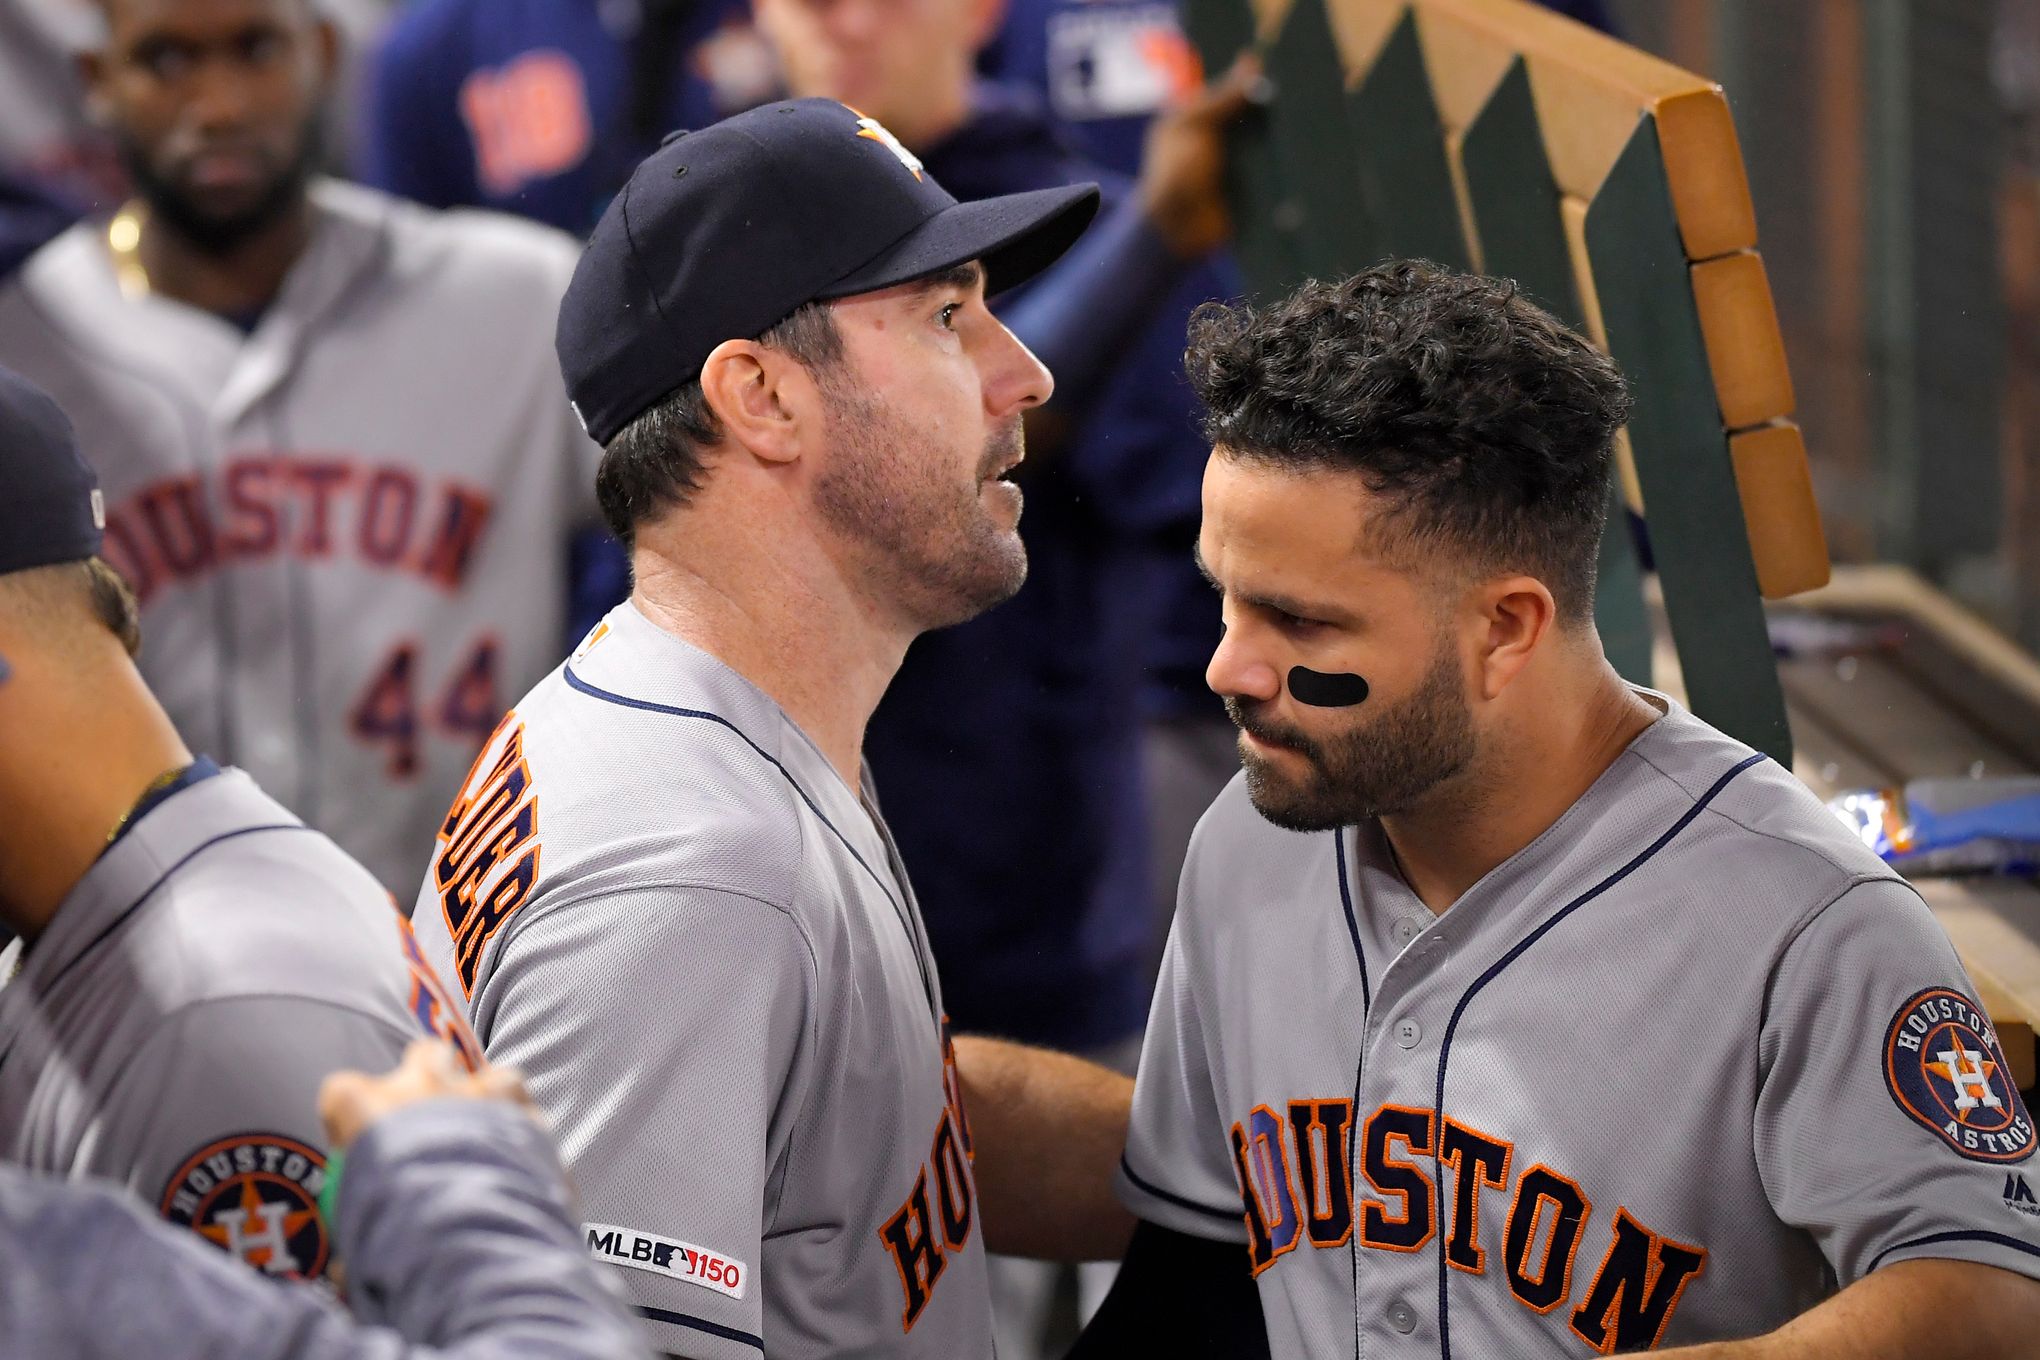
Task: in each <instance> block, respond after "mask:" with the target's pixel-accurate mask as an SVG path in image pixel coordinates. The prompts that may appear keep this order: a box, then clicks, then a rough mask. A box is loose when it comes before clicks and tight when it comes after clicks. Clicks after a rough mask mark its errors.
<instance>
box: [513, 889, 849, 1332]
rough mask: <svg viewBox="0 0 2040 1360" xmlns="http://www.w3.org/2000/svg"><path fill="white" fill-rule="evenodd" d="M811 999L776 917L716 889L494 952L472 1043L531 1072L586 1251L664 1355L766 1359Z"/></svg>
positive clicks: (787, 922) (650, 901) (586, 916)
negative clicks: (619, 1287)
mask: <svg viewBox="0 0 2040 1360" xmlns="http://www.w3.org/2000/svg"><path fill="white" fill-rule="evenodd" d="M815 987H816V970H815V963H814V958H813V955H812V953H811V951H810V949H809V947H808V944H807V941H806V939H805V937H804V936H803V935H802V933H801V932H800V930H799V929H798V928H797V927H796V925H795V924H794V922H793V920H792V919H791V918H790V917H789V916H788V915H787V914H786V913H785V912H783V911H781V910H780V909H779V908H777V907H775V906H772V905H769V904H767V903H764V902H760V901H757V900H755V899H753V898H749V897H745V896H741V895H738V894H734V893H729V892H724V891H720V890H717V889H711V888H672V889H643V890H638V891H633V892H628V893H623V894H618V895H614V896H610V897H605V898H601V899H596V900H590V901H581V902H573V903H567V904H564V905H562V906H559V907H555V908H554V909H552V910H550V911H541V912H539V913H538V914H536V915H535V916H533V917H532V918H531V919H530V920H529V921H527V922H526V923H524V924H523V926H522V927H521V928H520V929H519V930H518V932H517V933H516V935H515V936H514V937H513V938H512V939H511V940H510V941H509V942H508V943H507V944H506V945H505V947H504V952H503V954H502V956H501V959H500V962H499V963H498V965H497V968H496V972H495V975H494V977H493V978H492V979H491V981H490V983H489V987H488V995H487V996H486V998H485V1005H484V1008H483V1009H482V1011H481V1012H480V1020H481V1029H482V1040H483V1044H484V1046H485V1047H486V1049H487V1050H488V1053H489V1056H490V1058H491V1059H492V1060H493V1061H496V1062H502V1063H508V1064H510V1065H512V1066H515V1067H518V1068H521V1069H523V1070H524V1071H525V1072H527V1073H528V1074H529V1081H530V1085H531V1091H532V1095H533V1096H534V1097H535V1098H536V1099H537V1101H538V1104H539V1106H540V1108H541V1109H543V1110H545V1111H546V1113H547V1114H548V1115H549V1116H550V1117H551V1120H552V1124H553V1128H554V1131H555V1133H556V1134H557V1136H558V1138H559V1140H560V1147H561V1151H562V1152H563V1153H564V1154H565V1156H566V1160H567V1165H568V1166H569V1167H570V1168H571V1169H572V1171H573V1174H574V1179H575V1183H576V1185H577V1186H578V1187H579V1189H580V1192H581V1200H582V1211H583V1214H584V1216H585V1218H586V1220H587V1223H586V1229H585V1231H586V1238H587V1243H588V1247H589V1249H590V1251H592V1252H593V1253H594V1254H595V1255H596V1257H597V1258H599V1259H602V1260H605V1261H608V1262H610V1263H612V1264H613V1265H615V1266H616V1267H618V1275H619V1277H620V1281H621V1283H622V1284H623V1286H624V1287H625V1289H626V1290H627V1291H628V1293H629V1294H630V1297H631V1299H632V1301H633V1302H634V1303H635V1304H636V1305H637V1307H638V1312H639V1313H640V1314H641V1315H642V1316H643V1317H645V1318H646V1319H647V1321H648V1322H649V1323H650V1324H651V1325H650V1334H651V1336H652V1339H653V1341H654V1344H655V1346H656V1347H657V1348H658V1349H661V1350H665V1351H669V1352H672V1353H674V1354H679V1355H688V1356H694V1357H699V1360H722V1357H725V1356H729V1357H735V1358H736V1360H756V1357H757V1355H758V1353H759V1351H760V1350H762V1349H765V1348H766V1345H767V1343H766V1342H764V1341H761V1340H760V1338H761V1337H762V1333H763V1322H762V1318H763V1311H762V1309H763V1303H762V1298H763V1295H762V1291H761V1289H760V1283H761V1282H760V1280H759V1279H758V1275H759V1273H760V1269H761V1263H760V1257H761V1254H762V1244H763V1241H764V1239H765V1237H766V1236H767V1235H769V1234H770V1233H771V1231H772V1227H773V1222H772V1218H773V1208H774V1201H773V1187H774V1184H775V1181H776V1172H777V1167H778V1164H779V1161H780V1159H781V1157H782V1156H783V1155H784V1151H785V1143H786V1140H787V1139H788V1138H790V1137H791V1136H792V1135H791V1132H790V1131H791V1130H792V1129H793V1127H794V1126H795V1125H796V1124H797V1122H798V1117H799V1109H798V1106H799V1101H800V1095H799V1091H800V1089H801V1086H800V1083H799V1081H798V1079H797V1074H796V1070H795V1069H796V1064H797V1062H798V1060H799V1056H800V1055H801V1054H802V1053H803V1052H804V1051H807V1050H809V1049H811V1048H812V1040H811V1038H810V1036H809V1029H810V1026H811V1020H810V1015H811V1013H812V1009H813V1007H812V1001H811V999H812V997H813V994H814V989H815ZM492 1014H495V1015H500V1017H501V1019H500V1020H494V1021H492V1020H491V1019H490V1018H489V1017H490V1016H491V1015H492ZM787 1287H789V1288H795V1289H797V1288H798V1286H797V1284H796V1285H789V1286H787Z"/></svg>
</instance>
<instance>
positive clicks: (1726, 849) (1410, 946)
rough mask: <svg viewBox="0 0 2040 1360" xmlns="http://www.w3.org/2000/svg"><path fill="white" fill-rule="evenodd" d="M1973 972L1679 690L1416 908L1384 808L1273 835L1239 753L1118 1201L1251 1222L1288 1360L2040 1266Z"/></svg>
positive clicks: (2022, 1151) (1638, 1338) (1463, 1343)
mask: <svg viewBox="0 0 2040 1360" xmlns="http://www.w3.org/2000/svg"><path fill="white" fill-rule="evenodd" d="M1659 697H1660V699H1661V696H1659ZM1662 703H1664V704H1668V703H1669V701H1662ZM1973 995H1974V992H1973V989H1972V988H1971V986H1970V984H1969V982H1968V980H1967V978H1966V977H1965V976H1964V974H1963V971H1962V968H1961V965H1960V964H1959V962H1958V961H1957V959H1956V957H1955V953H1954V950H1953V949H1952V948H1951V947H1950V945H1949V943H1948V940H1947V937H1946V936H1945V935H1944V934H1943V933H1942V931H1941V930H1940V928H1939V926H1938V925H1937V924H1936V923H1935V922H1934V921H1933V919H1932V918H1931V917H1930V916H1929V914H1928V912H1927V910H1926V908H1925V906H1924V904H1923V903H1921V901H1920V900H1919V898H1918V896H1917V895H1916V894H1915V893H1914V892H1913V891H1912V890H1911V888H1910V887H1908V886H1907V885H1906V884H1905V883H1904V882H1903V881H1902V880H1901V879H1899V878H1898V877H1896V876H1895V875H1893V874H1892V873H1891V872H1890V870H1889V869H1887V868H1886V867H1885V866H1884V865H1883V864H1882V863H1881V862H1880V861H1878V860H1877V859H1876V858H1875V856H1873V855H1871V854H1870V853H1869V852H1868V851H1867V850H1865V849H1864V848H1863V847H1862V846H1861V845H1859V844H1856V843H1855V842H1854V841H1853V840H1852V839H1851V838H1850V837H1849V836H1848V834H1847V833H1846V831H1845V830H1844V828H1843V827H1842V826H1841V825H1840V824H1839V823H1838V822H1837V821H1836V820H1835V819H1834V818H1833V817H1832V816H1831V815H1830V814H1829V813H1828V812H1827V811H1826V810H1825V809H1824V808H1822V807H1821V805H1820V804H1819V803H1818V801H1816V800H1815V799H1814V797H1813V796H1812V795H1811V794H1810V793H1809V792H1808V791H1807V790H1806V789H1805V788H1803V787H1802V786H1801V785H1799V784H1798V783H1797V782H1796V781H1795V780H1794V779H1793V778H1792V777H1791V775H1790V774H1789V773H1787V772H1786V771H1784V770H1782V769H1780V768H1778V767H1777V766H1776V765H1774V764H1771V763H1770V762H1768V761H1764V760H1762V759H1761V758H1760V757H1757V756H1755V755H1754V754H1753V753H1752V752H1751V751H1750V750H1749V749H1748V748H1747V747H1745V746H1743V745H1741V744H1740V743H1738V742H1735V741H1733V740H1731V739H1730V738H1728V737H1725V736H1723V735H1722V734H1720V733H1719V732H1716V731H1715V730H1713V729H1712V728H1710V727H1708V726H1707V725H1705V724H1704V723H1702V722H1700V721H1699V720H1697V719H1695V718H1694V717H1692V716H1691V715H1690V714H1688V713H1686V712H1684V711H1683V710H1680V709H1678V708H1677V707H1676V706H1672V707H1671V709H1670V711H1669V713H1668V714H1667V715H1666V716H1665V717H1663V718H1661V719H1660V720H1658V721H1657V722H1656V723H1655V724H1654V725H1653V726H1651V727H1650V728H1649V729H1648V730H1646V731H1645V732H1644V733H1643V734H1642V735H1641V736H1639V737H1638V738H1637V739H1636V741H1635V742H1634V743H1633V744H1632V745H1631V746H1630V748H1629V749H1628V750H1627V751H1626V752H1625V753H1624V754H1623V755H1622V756H1621V757H1619V758H1618V759H1617V760H1616V762H1615V763H1614V765H1612V766H1611V767H1610V768H1609V769H1608V770H1607V772H1606V773H1605V774H1603V775H1602V777H1601V778H1600V780H1599V781H1598V782H1597V783H1596V784H1595V785H1594V786H1593V787H1592V788H1591V789H1590V790H1589V791H1588V792H1587V793H1586V794H1585V795H1584V796H1583V797H1582V798H1581V799H1580V800H1579V801H1578V802H1577V803H1576V804H1575V805H1574V806H1573V807H1572V808H1571V809H1570V810H1569V811H1568V812H1567V813H1566V814H1565V815H1564V816H1563V817H1562V818H1561V819H1560V820H1559V821H1558V822H1557V823H1556V824H1554V825H1553V826H1552V827H1551V828H1549V829H1548V830H1547V831H1545V832H1544V834H1543V835H1541V836H1540V837H1538V838H1537V839H1536V840H1535V841H1534V842H1532V843H1531V844H1530V845H1529V846H1528V847H1526V848H1525V849H1523V850H1522V851H1521V852H1519V853H1518V854H1516V855H1515V856H1514V857H1512V858H1511V859H1509V860H1508V861H1506V862H1505V863H1503V864H1502V865H1500V866H1498V867H1497V868H1495V869H1494V870H1493V871H1492V872H1490V873H1489V874H1488V875H1487V876H1486V877H1485V878H1483V879H1482V880H1481V881H1480V882H1479V883H1477V884H1475V885H1474V886H1473V887H1472V888H1470V889H1469V890H1468V891H1467V892H1466V893H1465V895H1464V896H1462V897H1461V898H1460V899H1459V901H1458V902H1456V903H1455V904H1454V905H1453V906H1451V907H1450V908H1449V909H1448V910H1446V911H1445V912H1444V913H1443V914H1442V915H1439V916H1435V917H1434V916H1433V915H1432V913H1431V912H1430V911H1429V910H1427V909H1426V908H1425V907H1424V905H1423V904H1422V902H1421V901H1419V900H1418V899H1417V897H1416V896H1415V895H1414V894H1413V893H1412V892H1411V891H1410V890H1409V888H1408V887H1407V886H1406V885H1405V884H1404V883H1403V881H1402V879H1401V877H1400V876H1399V875H1398V874H1397V872H1396V871H1395V869H1394V867H1393V861H1392V858H1391V857H1390V855H1389V853H1388V851H1387V848H1386V845H1385V842H1384V841H1383V840H1382V837H1381V834H1380V830H1379V828H1378V826H1376V825H1374V824H1366V825H1362V826H1360V827H1357V828H1347V829H1345V830H1343V831H1340V832H1337V833H1329V832H1328V833H1318V834H1314V835H1301V834H1296V833H1292V832H1287V831H1283V830H1280V829H1278V828H1276V827H1275V826H1273V825H1271V824H1270V823H1268V822H1267V821H1265V820H1263V819H1262V818H1261V817H1260V816H1259V815H1258V814H1256V813H1255V811H1254V809H1253V806H1252V804H1251V802H1250V800H1249V799H1248V796H1247V793H1246V789H1245V786H1244V782H1243V781H1242V780H1236V781H1235V782H1234V783H1233V784H1232V785H1231V786H1230V787H1228V788H1227V789H1226V791H1225V792H1224V794H1222V795H1221V796H1220V798H1219V799H1218V801H1217V802H1216V803H1215V804H1214V805H1213V807H1212V808H1211V810H1210V811H1209V812H1208V813H1207V814H1206V816H1205V818H1204V820H1203V822H1202V823H1201V824H1200V826H1199V828H1198V831H1197V834H1196V837H1195V840H1194V842H1193V844H1192V848H1191V852H1190V858H1189V863H1188V865H1187V867H1186V870H1185V873H1184V877H1183V885H1182V894H1181V903H1180V907H1179V911H1178V914H1177V917H1176V922H1175V927H1174V930H1173V933H1172V935H1171V938H1170V941H1169V948H1168V955H1167V961H1166V963H1165V965H1164V969H1163V976H1162V980H1161V985H1160V989H1159V991H1158V993H1157V995H1156V998H1155V1005H1154V1013H1153V1017H1152V1019H1151V1021H1150V1024H1149V1028H1148V1040H1147V1047H1146V1050H1145V1052H1144V1053H1143V1055H1142V1060H1141V1068H1140V1075H1139V1082H1138V1087H1137V1093H1136V1097H1135V1111H1134V1121H1133V1129H1132V1133H1131V1136H1130V1139H1129V1143H1128V1148H1127V1155H1126V1161H1125V1164H1124V1166H1123V1167H1122V1173H1121V1192H1122V1195H1123V1196H1124V1198H1125V1199H1126V1201H1127V1203H1128V1204H1129V1205H1130V1206H1131V1207H1132V1208H1133V1209H1134V1210H1135V1212H1137V1213H1139V1214H1140V1215H1142V1216H1143V1217H1145V1218H1148V1219H1151V1220H1153V1221H1155V1222H1157V1223H1161V1224H1164V1225H1166V1226H1169V1227H1172V1228H1175V1229H1178V1230H1180V1231H1184V1232H1190V1233H1195V1234H1198V1235H1201V1236H1205V1237H1210V1238H1215V1239H1220V1240H1226V1241H1236V1242H1239V1243H1241V1244H1242V1247H1243V1249H1244V1250H1246V1251H1247V1252H1248V1253H1249V1256H1250V1260H1251V1262H1252V1264H1253V1266H1254V1268H1255V1271H1256V1279H1257V1281H1258V1285H1259V1291H1260V1296H1261V1302H1262V1308H1263V1312H1264V1314H1265V1316H1266V1319H1267V1324H1268V1331H1269V1336H1270V1340H1271V1345H1272V1349H1273V1352H1274V1354H1275V1355H1277V1356H1313V1357H1336V1356H1347V1355H1353V1356H1368V1357H1404V1356H1408V1357H1417V1356H1424V1357H1433V1356H1436V1357H1449V1356H1454V1355H1457V1356H1462V1357H1468V1358H1469V1360H1471V1358H1472V1357H1484V1356H1504V1355H1506V1356H1510V1357H1535V1356H1552V1357H1559V1356H1579V1355H1585V1354H1590V1353H1593V1352H1595V1351H1599V1350H1618V1349H1619V1350H1630V1349H1643V1348H1647V1347H1652V1346H1659V1345H1662V1346H1672V1345H1681V1344H1690V1343H1694V1342H1699V1341H1705V1340H1718V1339H1724V1338H1729V1337H1739V1336H1747V1335H1752V1334H1755V1333H1759V1332H1762V1331H1765V1330H1768V1329H1771V1328H1774V1327H1776V1326H1778V1325H1779V1324H1781V1323H1783V1322H1784V1321H1786V1320H1787V1319H1788V1318H1791V1317H1793V1316H1794V1315H1796V1314H1798V1313H1800V1312H1803V1311H1804V1310H1806V1309H1807V1308H1808V1307H1810V1306H1812V1305H1813V1304H1815V1303H1817V1302H1818V1301H1820V1300H1821V1299H1822V1298H1823V1297H1825V1296H1826V1295H1828V1294H1829V1293H1831V1292H1833V1291H1834V1290H1835V1289H1836V1288H1837V1287H1838V1286H1841V1285H1846V1284H1848V1283H1850V1282H1852V1281H1854V1280H1857V1279H1860V1278H1861V1277H1862V1276H1864V1275H1865V1274H1867V1273H1869V1272H1870V1271H1872V1270H1874V1269H1876V1268H1878V1267H1879V1266H1882V1265H1886V1264H1889V1263H1891V1262H1894V1261H1899V1260H1905V1259H1909V1258H1913V1257H1956V1258H1960V1259H1964V1260H1971V1261H1980V1262H1987V1263H1989V1264H1991V1265H1996V1266H2001V1267H2004V1268H2005V1269H2008V1270H2013V1271H2018V1272H2020V1273H2023V1274H2027V1275H2035V1276H2040V1217H2036V1215H2040V1203H2036V1201H2035V1199H2034V1195H2033V1187H2032V1185H2031V1184H2030V1181H2031V1179H2032V1175H2031V1171H2030V1162H2029V1158H2030V1157H2031V1155H2032V1152H2033V1149H2034V1130H2033V1126H2032V1124H2031V1121H2030V1119H2029V1118H2028V1116H2027V1114H2026V1111H2025V1108H2024V1106H2023V1104H2022V1103H2021V1102H2020V1099H2019V1095H2018V1092H2017V1091H2016V1090H2015V1089H2014V1088H2013V1086H2012V1084H2011V1082H2010V1081H2009V1080H2008V1079H2007V1077H2006V1075H2005V1068H2004V1066H2003V1055H2002V1052H2001V1050H1999V1049H1998V1047H1997V1045H1996V1039H1995V1035H1994V1034H1993V1033H1992V1031H1991V1030H1990V1027H1989V1023H1988V1020H1987V1018H1985V1017H1984V1016H1982V1015H1981V1013H1980V1012H1979V1011H1978V1010H1977V1009H1976V1007H1975V1006H1974V1004H1973V1002H1972V1001H1971V1000H1970V998H1971V997H1973ZM1959 1322H1960V1320H1959V1319H1951V1320H1950V1325H1951V1326H1959Z"/></svg>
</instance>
